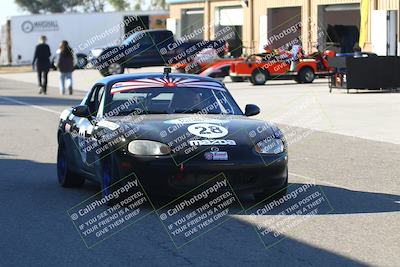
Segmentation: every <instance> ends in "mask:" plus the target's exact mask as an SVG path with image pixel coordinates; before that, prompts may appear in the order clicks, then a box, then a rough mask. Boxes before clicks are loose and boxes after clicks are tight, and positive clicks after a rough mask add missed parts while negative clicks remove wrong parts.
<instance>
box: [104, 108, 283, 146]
mask: <svg viewBox="0 0 400 267" xmlns="http://www.w3.org/2000/svg"><path fill="white" fill-rule="evenodd" d="M98 125H99V126H101V127H105V128H109V129H111V130H113V131H119V132H121V133H124V134H125V137H127V138H128V139H130V140H134V139H145V140H153V141H158V142H162V143H165V144H168V145H169V146H170V147H171V148H172V149H174V148H177V147H180V148H183V147H189V146H195V145H200V146H224V147H233V146H235V147H243V146H247V147H248V146H251V147H253V146H254V144H255V143H256V142H258V141H261V140H263V139H265V138H268V137H279V136H278V135H279V134H280V132H279V130H278V129H277V128H276V126H275V125H273V124H271V123H269V122H265V121H261V120H256V119H249V118H248V117H245V116H238V115H235V116H223V117H221V115H197V114H162V115H141V116H135V117H130V118H129V117H113V118H109V119H107V120H104V121H100V122H99V123H98ZM190 140H192V141H194V142H190ZM198 140H200V142H199V141H198ZM215 140H218V141H215Z"/></svg>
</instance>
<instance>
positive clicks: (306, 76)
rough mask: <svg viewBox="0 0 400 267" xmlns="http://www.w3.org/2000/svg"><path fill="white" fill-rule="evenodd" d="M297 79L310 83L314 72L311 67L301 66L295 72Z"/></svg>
mask: <svg viewBox="0 0 400 267" xmlns="http://www.w3.org/2000/svg"><path fill="white" fill-rule="evenodd" d="M297 79H298V80H299V81H301V82H302V83H312V82H313V81H314V79H315V73H314V71H313V69H311V68H302V69H301V70H300V71H299V73H298V74H297Z"/></svg>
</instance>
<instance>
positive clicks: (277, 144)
mask: <svg viewBox="0 0 400 267" xmlns="http://www.w3.org/2000/svg"><path fill="white" fill-rule="evenodd" d="M254 149H255V150H256V152H257V153H259V154H279V153H282V152H283V151H284V150H285V145H284V143H283V141H282V140H281V139H275V138H267V139H264V140H262V141H260V142H258V143H257V144H256V145H255V147H254Z"/></svg>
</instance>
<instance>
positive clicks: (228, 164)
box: [118, 152, 288, 196]
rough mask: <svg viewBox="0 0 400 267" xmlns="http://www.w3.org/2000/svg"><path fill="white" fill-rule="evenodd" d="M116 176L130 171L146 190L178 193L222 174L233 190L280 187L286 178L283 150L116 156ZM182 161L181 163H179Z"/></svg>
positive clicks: (285, 156)
mask: <svg viewBox="0 0 400 267" xmlns="http://www.w3.org/2000/svg"><path fill="white" fill-rule="evenodd" d="M118 162H119V163H118V165H119V166H118V168H119V173H120V177H121V178H122V177H127V176H129V175H132V173H134V174H135V175H136V176H137V177H138V179H139V180H140V182H141V184H142V185H143V187H144V189H145V190H146V192H147V193H148V194H153V193H154V194H159V195H167V196H180V195H182V194H184V193H187V192H188V191H190V190H192V189H194V188H196V187H197V186H199V185H201V184H203V183H206V182H207V181H212V179H213V178H217V177H218V178H217V179H220V178H221V177H222V176H221V175H222V174H223V175H224V176H225V178H226V179H227V180H228V182H229V184H230V186H231V187H232V189H233V191H235V193H259V192H262V191H263V190H274V189H278V188H281V187H282V186H284V185H285V183H286V181H287V163H288V157H287V153H286V152H284V153H281V154H279V155H274V156H263V157H261V156H258V157H257V159H254V158H253V159H247V160H246V159H243V160H240V161H205V160H204V159H202V158H192V159H190V160H187V161H186V162H183V161H180V159H179V158H172V157H158V158H155V157H136V156H133V155H130V154H129V153H126V154H121V155H119V156H118ZM180 162H183V163H180Z"/></svg>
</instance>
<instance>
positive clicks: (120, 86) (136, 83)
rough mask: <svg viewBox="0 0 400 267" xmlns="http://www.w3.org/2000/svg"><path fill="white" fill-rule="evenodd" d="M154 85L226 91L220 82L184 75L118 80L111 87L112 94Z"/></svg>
mask: <svg viewBox="0 0 400 267" xmlns="http://www.w3.org/2000/svg"><path fill="white" fill-rule="evenodd" d="M154 87H190V88H208V89H214V90H221V91H225V88H224V87H223V86H222V85H221V84H220V83H218V82H213V81H202V80H198V79H193V78H182V77H175V78H172V77H163V78H143V79H137V80H131V81H124V82H117V83H115V84H114V85H113V86H112V87H111V94H112V95H113V94H115V93H119V92H124V91H131V90H136V89H142V88H154Z"/></svg>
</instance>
